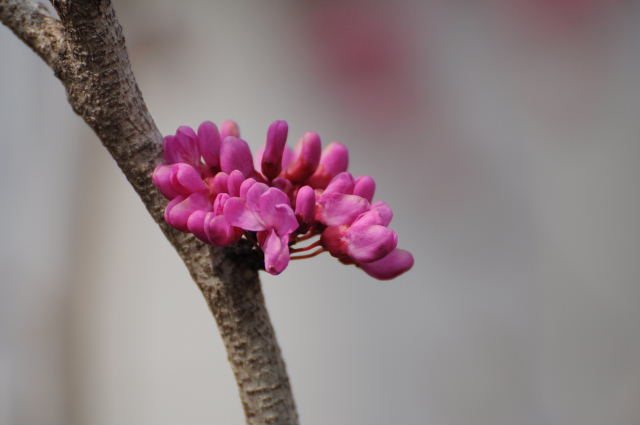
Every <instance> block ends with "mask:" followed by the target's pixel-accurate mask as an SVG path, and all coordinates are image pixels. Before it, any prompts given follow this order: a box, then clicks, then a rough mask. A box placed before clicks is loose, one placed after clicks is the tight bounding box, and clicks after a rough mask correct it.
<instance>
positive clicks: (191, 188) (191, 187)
mask: <svg viewBox="0 0 640 425" xmlns="http://www.w3.org/2000/svg"><path fill="white" fill-rule="evenodd" d="M172 167H173V169H172V173H171V183H172V184H173V188H174V189H175V190H176V191H178V193H180V194H181V195H184V196H189V195H190V194H191V193H193V192H200V191H203V190H207V185H206V184H205V183H204V181H202V177H200V173H199V172H198V171H197V170H196V169H195V168H193V167H192V166H191V165H189V164H184V163H179V164H173V165H172Z"/></svg>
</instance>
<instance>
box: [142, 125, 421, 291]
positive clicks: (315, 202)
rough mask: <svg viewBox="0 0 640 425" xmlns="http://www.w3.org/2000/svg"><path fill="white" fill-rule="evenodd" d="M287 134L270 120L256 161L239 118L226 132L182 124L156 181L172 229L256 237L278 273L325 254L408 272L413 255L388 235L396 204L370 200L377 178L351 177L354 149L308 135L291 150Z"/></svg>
mask: <svg viewBox="0 0 640 425" xmlns="http://www.w3.org/2000/svg"><path fill="white" fill-rule="evenodd" d="M287 134H288V125H287V123H286V122H285V121H275V122H274V123H273V124H271V126H269V130H268V132H267V141H266V144H265V147H264V149H263V150H262V152H261V153H259V154H258V155H257V157H256V162H255V164H254V160H253V155H252V154H251V150H250V149H249V145H248V143H247V142H246V141H244V140H242V139H240V131H239V129H238V125H237V124H236V123H235V122H233V121H225V122H224V123H223V124H222V126H221V127H220V130H219V131H218V128H217V127H216V126H215V124H213V123H212V122H209V121H205V122H203V123H202V124H201V125H200V127H198V131H197V133H196V132H195V131H193V130H192V129H191V128H189V127H186V126H182V127H179V128H178V130H177V131H176V134H175V135H173V136H167V137H165V140H164V155H165V160H166V164H161V165H158V166H157V167H156V169H155V171H154V173H153V176H152V180H153V183H154V184H155V185H156V186H157V187H158V189H159V190H160V192H161V193H162V194H163V195H164V196H165V197H167V198H168V199H169V200H170V202H169V204H168V205H167V207H166V209H165V220H166V221H167V223H169V224H170V225H171V226H173V227H175V228H177V229H179V230H181V231H183V232H191V233H193V234H194V235H195V236H196V237H198V238H199V239H201V240H202V241H204V242H206V243H209V244H212V245H217V246H225V245H230V244H233V243H235V242H237V241H239V240H240V239H242V238H246V239H248V240H251V241H254V242H255V243H256V244H257V245H258V247H260V249H261V250H262V252H263V254H264V264H265V270H266V271H267V272H269V273H271V274H279V273H281V272H282V271H283V270H284V269H285V268H286V267H287V265H288V264H289V260H291V259H303V258H310V257H314V256H316V255H318V254H320V253H322V252H325V251H328V252H329V253H330V254H331V255H333V256H334V257H336V258H338V259H339V260H340V261H341V262H342V263H344V264H355V265H356V266H358V267H360V268H362V269H363V270H364V271H365V272H366V273H368V274H369V275H371V276H373V277H375V278H378V279H383V280H384V279H392V278H394V277H396V276H398V275H399V274H401V273H403V272H405V271H407V270H408V269H410V268H411V266H412V265H413V257H412V256H411V254H410V253H408V252H407V251H404V250H401V249H397V248H396V246H397V244H398V235H397V234H396V232H394V231H393V230H391V229H389V224H390V222H391V219H392V217H393V212H392V210H391V208H390V207H389V205H387V204H386V203H384V202H375V203H372V202H373V197H374V194H375V190H376V183H375V181H374V180H373V178H372V177H370V176H361V177H358V178H357V179H354V177H353V176H352V175H351V174H350V173H349V172H347V168H348V165H349V151H348V150H347V148H346V147H345V146H344V145H342V144H341V143H337V142H333V143H331V144H329V146H328V147H327V148H326V149H325V150H324V151H322V146H321V142H320V136H318V134H316V133H314V132H307V133H305V135H304V136H303V137H302V139H300V141H299V142H298V145H297V147H296V149H295V150H292V149H291V148H290V147H288V146H287V145H286V140H287ZM258 170H260V171H258ZM318 236H319V239H318V240H316V241H315V242H310V243H309V244H308V245H306V246H300V245H299V244H300V243H302V242H303V241H306V240H309V239H311V238H314V237H318ZM292 254H293V255H292Z"/></svg>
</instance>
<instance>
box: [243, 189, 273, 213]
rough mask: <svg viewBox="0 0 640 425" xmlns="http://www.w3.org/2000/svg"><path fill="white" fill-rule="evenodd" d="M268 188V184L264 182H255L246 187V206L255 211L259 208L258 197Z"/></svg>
mask: <svg viewBox="0 0 640 425" xmlns="http://www.w3.org/2000/svg"><path fill="white" fill-rule="evenodd" d="M268 189H269V186H267V185H266V184H264V183H255V184H253V185H251V187H250V188H249V189H247V194H246V196H245V199H246V200H247V205H248V207H249V208H251V209H252V210H254V211H257V210H258V209H259V208H260V206H259V201H260V197H261V196H262V194H263V193H265V192H266V191H267V190H268Z"/></svg>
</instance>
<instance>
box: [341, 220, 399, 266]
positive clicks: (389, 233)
mask: <svg viewBox="0 0 640 425" xmlns="http://www.w3.org/2000/svg"><path fill="white" fill-rule="evenodd" d="M345 240H346V243H347V252H348V254H349V256H350V257H351V258H353V259H354V260H356V262H358V263H369V262H371V261H376V260H379V259H381V258H382V257H384V256H385V255H387V254H388V253H390V252H391V251H393V250H394V249H395V248H396V246H397V245H398V235H397V234H396V232H394V231H393V230H391V229H389V228H388V227H384V226H379V225H374V226H352V227H351V228H349V230H348V231H347V232H346V234H345Z"/></svg>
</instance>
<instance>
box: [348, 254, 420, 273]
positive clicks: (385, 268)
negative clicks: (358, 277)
mask: <svg viewBox="0 0 640 425" xmlns="http://www.w3.org/2000/svg"><path fill="white" fill-rule="evenodd" d="M359 267H360V268H361V269H362V270H364V271H365V272H367V274H368V275H369V276H372V277H375V278H376V279H380V280H389V279H394V278H396V277H398V276H399V275H401V274H402V273H404V272H406V271H407V270H409V269H410V268H411V267H413V255H411V253H410V252H409V251H405V250H404V249H394V250H393V251H391V252H390V253H389V254H388V255H386V256H385V257H383V258H381V259H379V260H377V261H373V262H371V263H361V264H359Z"/></svg>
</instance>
